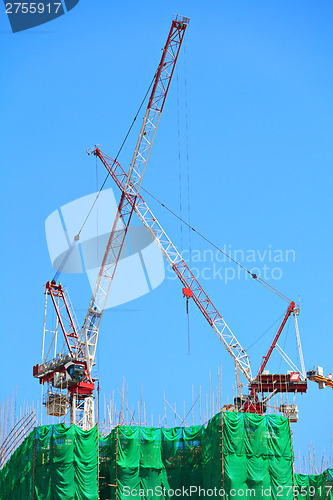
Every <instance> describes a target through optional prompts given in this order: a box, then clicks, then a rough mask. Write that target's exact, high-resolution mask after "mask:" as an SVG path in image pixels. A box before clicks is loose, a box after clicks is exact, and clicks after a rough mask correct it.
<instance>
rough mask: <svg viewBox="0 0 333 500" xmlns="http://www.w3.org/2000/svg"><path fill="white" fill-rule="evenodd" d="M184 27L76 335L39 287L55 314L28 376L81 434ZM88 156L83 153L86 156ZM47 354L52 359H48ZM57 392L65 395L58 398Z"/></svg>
mask: <svg viewBox="0 0 333 500" xmlns="http://www.w3.org/2000/svg"><path fill="white" fill-rule="evenodd" d="M188 23H189V18H186V17H181V16H176V17H175V18H174V19H173V20H172V23H171V28H170V31H169V34H168V38H167V41H166V44H165V46H164V49H163V52H162V57H161V60H160V63H159V65H158V68H157V71H156V74H155V77H154V83H153V88H152V91H151V94H150V98H149V101H148V105H147V110H146V113H145V116H144V119H143V124H142V127H141V130H140V134H139V138H138V141H137V144H136V147H135V151H134V155H133V158H132V161H131V164H130V168H129V172H128V174H126V176H125V178H122V180H123V185H122V193H121V198H120V202H119V206H118V210H117V214H116V217H115V220H114V222H113V227H112V231H111V234H110V237H109V240H108V243H107V246H106V250H105V254H104V257H103V261H102V265H101V268H100V271H99V274H98V278H97V281H96V285H95V289H94V292H93V295H92V298H91V301H90V305H89V308H88V312H87V314H86V317H85V320H84V323H83V327H82V329H81V330H79V328H78V327H77V322H76V319H75V314H74V312H73V309H72V306H71V304H70V300H69V297H68V294H67V292H66V290H65V289H64V288H63V286H62V285H61V283H56V282H55V280H52V281H48V282H47V283H46V285H45V294H46V298H45V318H46V308H47V299H48V297H50V298H51V300H52V303H53V306H54V308H55V311H56V317H57V321H56V327H55V330H54V331H53V337H52V341H51V343H50V347H49V350H48V352H47V354H46V356H45V333H46V332H47V330H46V327H45V320H44V335H43V348H42V363H41V364H40V365H38V364H37V365H35V366H34V367H33V375H34V377H36V378H38V379H39V381H40V383H41V384H44V383H47V384H48V396H47V398H46V401H45V405H46V409H47V413H48V414H49V415H57V416H63V415H65V414H66V413H67V408H68V404H69V406H70V422H71V423H74V424H77V425H79V426H81V427H82V428H83V429H91V428H92V427H93V426H94V424H95V415H94V396H93V391H94V389H95V382H96V379H93V377H92V368H93V366H94V364H95V357H96V347H97V342H98V334H99V327H100V322H101V318H102V315H103V311H104V308H105V304H106V300H107V297H108V293H109V290H110V287H111V284H112V280H113V278H114V275H115V272H116V268H117V264H118V261H119V258H120V254H121V250H122V248H123V245H124V242H125V237H126V233H127V230H128V227H129V224H130V221H131V217H132V214H133V211H134V208H135V206H136V200H137V196H138V192H139V189H140V185H141V181H142V177H143V174H144V172H145V168H146V165H147V161H148V158H149V154H150V150H151V147H152V144H153V141H154V137H155V133H156V130H157V126H158V123H159V119H160V116H161V113H162V110H163V107H164V104H165V100H166V96H167V94H168V90H169V86H170V83H171V79H172V75H173V72H174V68H175V65H176V62H177V58H178V55H179V51H180V48H181V45H182V41H183V37H184V34H185V30H186V27H187V25H188ZM90 153H91V152H90V151H88V154H90ZM117 165H119V164H118V163H117V162H114V166H115V169H114V175H115V177H116V178H117V176H118V175H121V176H122V172H123V171H122V169H121V172H117ZM76 239H78V237H76ZM59 328H60V329H61V331H62V334H63V336H64V338H65V344H64V347H65V352H64V350H63V351H62V352H61V353H60V354H58V355H57V354H56V345H57V335H58V330H59ZM51 350H52V352H53V353H54V354H53V357H52V358H51V359H50V358H49V356H51ZM50 388H51V389H50ZM54 389H57V390H58V392H56V391H54ZM63 390H66V391H67V393H65V394H64V393H63Z"/></svg>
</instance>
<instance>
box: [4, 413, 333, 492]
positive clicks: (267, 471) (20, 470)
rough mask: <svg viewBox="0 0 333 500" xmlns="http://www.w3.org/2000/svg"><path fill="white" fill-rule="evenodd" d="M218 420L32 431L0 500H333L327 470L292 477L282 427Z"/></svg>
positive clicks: (249, 417) (279, 420) (277, 421)
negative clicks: (179, 424) (102, 431)
mask: <svg viewBox="0 0 333 500" xmlns="http://www.w3.org/2000/svg"><path fill="white" fill-rule="evenodd" d="M222 415H223V418H221V414H217V415H216V416H215V417H214V418H213V419H212V420H211V421H210V422H209V423H208V425H207V426H203V425H202V426H192V427H175V428H172V429H166V428H149V427H135V426H118V427H117V428H115V429H113V431H112V432H111V433H110V434H109V435H108V436H106V437H100V436H99V434H98V431H97V428H96V427H95V428H94V429H92V430H91V431H86V432H85V431H82V430H80V429H79V428H77V427H75V426H71V427H66V426H64V425H62V424H59V425H53V426H43V427H38V428H36V429H35V430H34V431H33V432H32V433H31V434H30V435H29V437H28V438H27V439H26V440H25V441H24V442H23V443H22V445H21V446H20V447H19V448H18V449H17V450H16V451H15V453H14V454H13V455H12V457H11V458H10V460H9V461H8V462H7V463H6V465H5V466H4V468H3V469H2V470H1V471H0V498H1V500H27V499H34V500H97V499H98V498H100V499H101V500H107V499H112V500H113V499H115V500H125V499H126V498H145V499H153V498H159V499H170V498H176V497H178V498H188V497H191V498H193V499H198V498H202V497H204V498H205V497H213V498H228V499H233V498H235V499H238V498H244V497H246V498H273V499H277V500H279V499H280V500H284V499H293V497H298V499H301V498H304V499H309V500H310V499H318V498H320V499H333V495H332V494H331V493H330V491H329V487H330V486H332V484H333V473H332V470H329V471H326V472H325V473H323V474H321V475H319V476H305V475H302V474H296V475H295V476H293V466H292V464H293V459H292V453H293V452H292V444H291V441H290V436H291V434H290V428H289V422H288V420H287V419H286V418H284V417H282V416H279V415H265V416H259V415H255V414H249V413H237V412H224V413H223V414H222Z"/></svg>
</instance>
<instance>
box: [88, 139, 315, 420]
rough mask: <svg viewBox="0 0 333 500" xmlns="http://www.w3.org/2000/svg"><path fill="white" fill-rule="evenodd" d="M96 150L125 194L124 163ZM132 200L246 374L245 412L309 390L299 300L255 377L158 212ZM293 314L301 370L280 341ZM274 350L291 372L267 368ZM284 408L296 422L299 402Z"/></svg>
mask: <svg viewBox="0 0 333 500" xmlns="http://www.w3.org/2000/svg"><path fill="white" fill-rule="evenodd" d="M92 153H93V154H94V155H95V156H96V157H98V158H99V159H100V161H101V162H102V163H103V165H104V166H105V167H106V169H107V171H108V172H109V174H110V176H111V177H112V179H113V180H114V181H115V183H116V184H117V186H118V187H119V189H120V190H121V192H122V193H124V186H125V183H126V172H125V171H124V169H123V168H122V167H121V165H120V164H119V163H117V162H115V161H114V160H113V159H112V158H111V157H110V156H108V155H106V154H105V153H102V151H101V150H100V149H99V148H98V147H95V148H94V149H93V150H92ZM125 196H126V194H125ZM133 200H135V201H133ZM128 202H129V203H133V208H134V210H135V212H136V214H137V216H138V217H139V219H140V220H141V222H142V223H143V225H144V226H145V227H146V228H147V230H148V232H149V233H150V235H151V236H152V238H153V239H154V240H155V242H156V244H157V245H158V247H159V248H160V250H161V251H162V253H163V255H164V256H165V258H166V260H167V261H168V263H169V264H170V266H171V268H172V269H173V271H174V272H175V273H176V275H177V276H178V278H179V279H180V281H181V283H182V285H183V295H184V297H185V298H186V300H187V302H188V301H189V299H193V301H194V302H195V304H196V305H197V307H198V308H199V310H200V311H201V313H202V314H203V316H204V317H205V318H206V320H207V321H208V323H209V324H210V326H211V327H212V328H213V330H214V332H215V333H216V334H217V336H218V337H219V339H220V340H221V342H222V343H223V345H224V346H225V348H226V349H227V351H228V352H229V354H230V355H231V356H232V358H233V360H234V362H235V367H236V374H237V373H238V372H239V371H240V372H241V373H242V374H243V376H244V377H245V379H246V381H247V383H248V385H249V389H250V393H249V394H248V395H247V396H245V397H244V398H243V397H242V395H240V398H236V402H237V404H238V406H239V408H240V409H241V410H243V411H247V412H251V413H259V414H263V413H264V412H265V411H266V407H265V402H266V401H267V400H268V399H269V398H270V397H272V396H273V395H274V394H276V393H277V392H291V393H297V392H299V393H304V392H306V390H307V381H306V374H305V368H304V361H303V354H302V348H301V341H300V336H299V330H298V324H297V316H298V314H299V308H296V306H295V303H294V302H292V301H291V302H290V304H289V307H288V310H287V312H286V314H285V317H284V319H283V321H282V324H281V326H280V328H279V330H278V332H277V334H276V336H275V338H274V340H273V343H272V345H271V347H270V349H269V351H268V353H267V355H266V356H265V358H264V360H263V363H262V365H261V367H260V369H259V373H258V375H257V376H256V377H255V378H254V377H253V376H252V373H251V366H250V360H249V357H248V355H247V353H246V351H245V349H243V347H242V346H241V345H240V343H239V342H238V340H237V339H236V337H235V335H234V334H233V333H232V331H231V330H230V328H229V327H228V325H227V323H226V322H225V320H224V319H223V317H222V316H221V314H220V313H219V312H218V310H217V309H216V307H215V306H214V304H213V303H212V301H211V300H210V298H209V297H208V295H207V294H206V292H205V291H204V289H203V288H202V286H201V285H200V283H199V281H198V280H197V278H196V277H195V276H194V274H193V273H192V271H191V270H190V268H189V267H188V265H187V264H186V262H185V261H184V259H183V258H182V256H181V255H180V253H179V252H178V250H177V249H176V247H175V246H174V244H173V243H172V241H171V239H170V238H169V237H168V235H167V234H166V232H165V231H164V229H163V228H162V226H161V225H160V223H159V222H158V220H157V218H156V217H155V215H154V214H153V213H152V211H151V210H150V208H149V207H148V205H147V203H146V202H145V201H144V200H143V198H142V196H141V194H139V193H138V192H136V196H135V197H132V198H131V199H130V198H128ZM291 314H292V315H293V317H294V322H295V329H296V337H297V344H298V349H299V354H300V359H301V366H302V369H301V370H298V369H297V367H296V366H295V365H294V363H293V362H292V361H291V360H290V359H289V358H288V356H287V355H286V354H285V353H284V352H283V350H282V348H281V347H279V346H278V344H277V341H278V339H279V337H280V335H281V333H282V330H283V328H284V326H285V324H286V322H287V320H288V318H289V317H290V316H291ZM274 349H277V350H278V351H279V352H280V354H281V355H282V357H284V359H285V360H286V361H287V363H289V365H290V366H291V368H292V370H291V371H289V372H288V373H287V374H271V375H270V374H269V372H267V370H266V371H265V367H266V364H267V362H268V360H269V358H270V356H271V354H272V352H273V350H274ZM238 387H239V390H240V388H241V384H240V382H239V383H238ZM260 393H261V394H262V400H261V401H260V400H259V398H258V395H259V394H260ZM264 393H269V396H268V397H266V398H264V397H263V395H264ZM281 411H283V412H284V413H285V414H287V415H288V416H289V417H290V418H291V420H294V421H296V419H297V414H298V412H297V407H296V405H289V406H288V405H287V406H286V405H285V407H283V408H281Z"/></svg>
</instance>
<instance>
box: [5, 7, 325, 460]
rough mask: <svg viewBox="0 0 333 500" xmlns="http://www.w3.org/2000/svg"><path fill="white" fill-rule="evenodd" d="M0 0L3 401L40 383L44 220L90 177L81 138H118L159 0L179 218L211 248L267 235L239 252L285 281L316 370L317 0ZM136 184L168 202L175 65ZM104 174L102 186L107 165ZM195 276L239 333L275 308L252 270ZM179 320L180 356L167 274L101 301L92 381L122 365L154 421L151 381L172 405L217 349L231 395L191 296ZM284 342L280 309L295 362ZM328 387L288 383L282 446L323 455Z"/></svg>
mask: <svg viewBox="0 0 333 500" xmlns="http://www.w3.org/2000/svg"><path fill="white" fill-rule="evenodd" d="M1 12H2V13H1V16H0V23H1V26H0V36H1V37H2V46H3V47H4V51H3V56H2V64H1V70H0V71H1V73H2V78H1V82H2V83H1V96H2V99H1V100H2V113H1V135H2V148H1V151H0V155H1V165H2V169H1V175H2V183H1V185H2V196H1V203H2V210H1V226H2V235H3V244H2V246H1V254H2V258H1V264H2V271H1V273H2V297H1V304H2V316H3V326H5V328H3V329H2V356H1V357H2V363H1V372H0V373H1V380H2V383H1V393H0V400H1V401H2V400H4V399H5V398H6V397H7V395H10V394H11V392H12V390H13V389H15V387H16V386H17V387H18V403H19V404H22V403H23V400H27V401H29V402H30V401H37V400H38V399H39V398H40V387H39V386H38V383H37V381H36V380H34V379H33V377H32V366H33V365H34V364H36V363H37V362H39V359H40V352H41V342H42V326H43V307H44V296H43V284H44V283H45V282H46V281H47V280H49V279H50V278H52V276H53V274H54V271H53V269H52V267H51V263H50V259H49V256H48V250H47V246H46V238H45V230H44V223H45V219H46V218H47V216H48V215H49V214H50V213H51V212H53V211H54V210H56V209H57V208H59V207H60V206H62V205H64V204H66V203H68V202H70V201H73V200H75V199H77V198H80V197H82V196H85V195H88V194H90V193H92V192H94V191H95V190H96V185H100V184H101V182H102V180H103V179H104V176H105V172H104V171H103V169H102V167H101V166H99V167H98V171H97V174H96V164H95V161H94V159H92V158H91V157H88V156H87V155H86V153H85V151H86V149H87V148H88V147H90V146H92V145H94V144H95V143H100V144H102V145H103V150H104V151H106V152H107V153H108V154H110V155H111V156H112V155H115V154H116V152H117V151H118V149H119V146H120V144H121V143H122V140H123V138H124V136H125V134H126V132H127V129H128V127H129V125H130V123H131V121H132V119H133V117H134V115H135V113H136V110H137V108H138V106H139V103H140V102H141V99H142V97H143V95H144V94H145V92H146V89H147V87H148V85H149V83H150V81H151V78H152V76H153V74H154V72H155V69H156V67H157V64H158V61H159V58H160V54H161V50H160V49H161V48H162V47H163V45H164V43H165V40H166V36H167V33H168V30H169V26H170V21H171V17H172V15H173V14H174V13H179V14H181V15H185V16H188V17H190V18H191V22H190V25H189V27H188V30H187V32H186V40H185V53H186V57H184V50H182V55H181V57H180V60H179V65H178V85H179V100H180V106H179V117H180V135H181V140H180V146H181V147H180V157H181V169H182V186H181V196H182V215H183V217H184V218H186V219H187V218H188V216H189V211H188V203H187V174H186V169H187V162H186V147H187V146H186V106H185V83H184V71H185V70H184V67H185V66H186V76H187V78H186V94H187V116H188V121H187V124H188V151H189V171H190V216H191V223H192V225H193V226H194V227H195V228H197V229H198V230H199V231H201V232H202V233H204V234H205V236H207V237H208V238H209V239H210V240H212V241H213V242H214V243H215V244H217V245H218V246H220V247H223V246H224V245H226V248H227V249H232V250H240V251H243V252H244V255H245V254H246V251H248V250H254V251H255V252H260V255H263V254H264V252H265V250H266V257H265V258H264V260H263V262H260V258H259V256H258V253H257V254H256V255H257V257H256V263H255V264H256V266H253V267H258V266H259V267H260V269H262V267H263V265H266V266H267V267H270V269H271V268H272V267H278V269H279V271H276V273H278V275H279V276H280V275H281V276H280V279H279V280H274V279H273V278H272V276H271V275H269V276H270V282H271V283H272V284H273V285H274V286H276V287H277V288H279V289H280V290H281V291H282V292H284V293H285V294H286V295H288V296H289V297H291V298H293V299H294V300H296V301H298V298H299V296H300V297H301V315H300V317H299V326H300V333H301V338H302V343H303V351H304V358H305V364H306V369H311V368H312V367H313V366H317V365H320V366H323V368H324V372H325V373H326V374H327V373H328V372H331V371H332V370H333V363H332V357H331V352H332V332H331V318H330V312H331V302H332V290H331V281H330V278H331V276H332V266H331V248H332V243H333V242H332V230H331V219H332V215H331V200H332V196H331V191H332V187H331V186H332V168H331V167H332V157H333V155H332V141H331V137H332V116H333V113H332V111H333V109H332V108H333V94H332V83H333V70H332V57H333V40H332V29H331V20H332V14H333V7H332V4H331V2H329V1H323V2H320V4H318V3H314V2H309V1H305V2H304V1H300V0H295V1H293V2H287V1H279V2H263V1H259V0H255V1H252V2H246V1H242V0H239V1H237V2H230V1H225V2H217V1H216V2H215V1H209V2H206V3H205V4H204V3H202V2H198V1H196V0H192V1H191V2H189V1H170V2H163V3H162V2H156V3H154V4H153V3H146V4H142V3H137V2H132V1H131V2H123V3H122V4H119V3H113V2H109V1H106V0H101V1H100V2H98V6H95V5H94V3H93V2H88V0H80V2H79V4H78V5H77V7H75V8H74V9H73V10H72V11H71V12H69V13H67V14H66V15H64V16H62V17H60V18H59V19H57V20H54V21H52V22H50V23H48V24H45V25H43V26H40V27H38V28H34V29H31V30H28V31H25V32H21V33H16V34H12V33H11V31H10V25H9V22H8V19H7V18H6V15H5V12H4V9H2V11H1ZM183 49H184V47H183ZM137 135H138V126H137V127H135V128H134V130H133V133H132V134H131V136H130V138H129V140H128V142H127V143H126V146H125V148H124V149H123V152H122V153H121V156H120V158H119V159H120V161H121V163H122V164H123V165H124V166H125V167H126V168H127V167H128V164H129V162H130V160H131V158H132V154H133V149H134V145H135V142H136V138H137ZM143 186H144V187H145V188H146V189H148V190H149V191H150V192H152V193H153V194H154V195H155V196H156V197H157V198H159V199H160V200H162V201H163V202H164V203H165V204H166V205H168V206H169V207H170V208H172V209H173V210H175V211H176V212H177V213H179V212H180V183H179V148H178V107H177V78H176V75H175V78H174V80H173V82H172V87H171V89H170V93H169V96H168V99H167V102H166V106H165V109H164V111H163V115H162V118H161V121H160V125H159V130H158V132H157V135H156V140H155V143H154V145H153V149H152V153H151V156H150V159H149V164H148V167H147V171H146V173H145V177H144V181H143ZM107 187H114V186H113V185H112V182H111V181H108V184H107ZM115 193H116V194H117V192H116V190H115ZM147 202H148V204H149V205H151V207H152V209H153V210H154V212H156V215H157V216H158V218H159V220H160V222H161V223H162V226H163V227H165V229H166V230H167V232H168V234H169V235H170V237H171V238H172V239H173V240H174V242H175V244H176V245H178V246H181V237H180V224H179V222H178V221H177V220H176V219H174V218H173V217H171V216H170V215H169V214H168V213H167V212H166V211H164V210H163V209H162V208H161V207H159V206H158V205H156V203H155V202H152V201H151V200H149V198H148V197H147ZM134 222H135V221H134ZM136 223H138V222H136ZM111 224H112V221H110V225H111ZM191 246H192V251H193V256H194V255H195V253H194V252H195V251H197V255H200V256H201V260H204V257H203V256H204V255H205V254H204V252H205V251H207V250H208V249H209V246H208V244H207V243H206V242H203V241H202V240H201V239H200V238H198V237H196V236H194V235H192V236H191ZM187 247H188V232H187V230H185V229H184V230H183V249H186V248H187ZM270 249H271V250H272V251H274V250H280V251H281V252H282V254H283V255H284V256H285V255H286V251H288V250H290V251H291V253H289V255H292V256H294V257H293V258H289V260H288V262H285V260H286V259H285V257H284V262H280V263H278V265H276V263H274V262H269V253H268V250H270ZM207 255H209V254H208V253H206V256H207ZM240 255H241V254H240ZM207 260H208V263H207ZM213 260H214V262H210V261H209V257H206V262H200V263H197V264H196V265H195V267H198V272H202V269H203V268H204V267H206V266H208V267H210V268H212V266H213V264H214V263H215V264H216V257H214V259H213ZM217 264H218V263H217ZM222 264H223V265H224V263H222ZM246 265H248V263H246ZM249 265H250V266H252V264H249ZM227 267H230V265H229V264H228V265H227ZM200 270H201V271H200ZM223 272H225V271H223ZM223 272H222V276H225V275H223ZM230 272H231V273H232V271H230ZM169 275H170V273H169V272H168V271H167V276H169ZM61 281H62V282H63V283H64V284H66V285H67V287H68V289H69V291H70V295H71V299H72V302H73V304H74V306H75V309H76V310H77V312H78V316H80V317H81V318H83V317H84V314H85V311H86V309H87V307H88V305H89V300H90V295H91V291H90V287H89V283H88V280H87V278H86V276H84V275H70V274H64V275H63V276H62V278H61ZM203 285H204V287H205V289H206V291H207V293H208V294H209V296H210V297H211V299H212V300H213V302H214V304H215V305H216V306H217V308H218V309H219V311H220V312H221V314H222V315H223V317H224V318H225V320H226V321H227V323H228V324H229V326H230V327H231V329H232V330H233V332H234V333H235V335H236V337H237V338H238V339H239V341H240V343H241V344H242V345H243V346H244V347H246V348H247V347H249V346H250V345H251V344H253V342H254V341H255V340H256V339H257V338H258V337H259V336H260V335H261V334H262V333H263V332H264V331H265V330H266V329H267V328H268V327H269V326H270V325H271V324H272V323H274V322H275V321H276V320H277V318H279V317H280V316H281V314H283V312H284V311H285V310H286V304H285V303H284V302H282V301H281V300H280V299H278V298H277V297H276V296H275V295H273V294H271V293H269V292H267V291H266V290H265V289H263V288H262V287H260V286H259V285H258V284H257V283H255V282H253V281H249V280H244V279H233V280H230V281H229V282H227V283H225V280H224V279H220V278H219V277H215V279H207V280H204V282H203ZM273 334H274V330H270V331H269V332H268V334H267V335H265V336H264V337H263V338H262V339H261V340H260V341H259V342H257V343H256V344H255V345H254V346H253V347H251V349H249V351H248V353H249V355H250V357H251V363H252V370H253V372H254V373H255V372H256V370H257V369H258V367H259V363H260V359H261V357H262V356H263V355H264V354H265V351H266V350H267V348H268V345H269V342H270V340H271V339H272V337H273ZM190 337H191V355H190V356H188V354H187V318H186V314H185V302H184V300H183V298H182V292H181V285H180V284H179V283H178V282H176V281H175V280H171V279H166V280H164V282H163V283H162V284H161V285H160V286H159V287H158V288H156V289H155V290H154V291H153V292H151V293H149V294H147V295H145V296H143V297H141V298H139V299H137V300H136V301H133V302H132V303H130V304H127V305H125V306H119V307H118V308H115V309H114V310H108V311H107V312H106V313H105V315H104V318H103V321H102V325H101V335H100V342H99V354H98V367H99V376H100V385H101V393H102V394H103V393H105V394H109V392H110V391H111V392H112V390H116V388H117V387H118V388H119V389H120V388H121V384H122V378H123V376H124V377H125V379H126V381H127V382H128V387H129V401H130V402H131V403H132V404H133V405H134V407H136V402H137V400H138V399H139V397H140V390H141V383H142V385H143V394H144V400H145V402H146V407H147V414H148V415H150V414H151V413H153V414H154V418H155V419H156V420H157V421H158V415H159V414H161V415H163V413H164V409H163V390H165V392H166V396H167V398H168V400H169V401H170V403H172V404H174V403H175V402H176V403H177V407H178V408H182V406H183V401H184V399H185V401H186V408H187V409H189V408H190V406H191V397H192V396H191V391H192V384H193V385H194V392H195V397H196V395H197V394H198V391H199V387H200V385H201V387H202V393H203V394H206V393H208V392H209V371H211V373H212V384H213V386H214V385H216V384H217V369H218V366H219V364H220V363H222V370H223V400H224V402H227V396H228V401H229V402H231V400H232V394H233V392H232V391H233V390H232V386H233V384H234V368H233V363H232V360H231V359H229V356H228V354H227V352H226V351H225V349H224V348H223V346H222V344H221V343H220V342H219V341H218V339H217V337H216V336H215V335H214V333H213V331H212V330H211V329H210V327H209V325H208V324H207V323H206V322H205V320H204V318H203V317H202V316H201V315H200V313H199V312H198V311H196V310H195V307H194V304H190ZM283 342H284V341H283ZM293 342H294V341H293V328H292V325H290V329H289V330H288V335H287V341H286V345H289V344H290V351H289V354H290V355H291V357H292V358H293V359H295V361H297V356H296V351H295V345H294V343H293ZM281 344H282V345H283V343H282V341H281ZM274 366H276V367H277V368H278V367H279V361H277V362H276V365H274V361H273V358H272V366H271V370H272V371H274ZM332 397H333V392H332V390H330V389H325V390H324V391H319V390H318V388H317V386H316V385H315V384H313V383H311V382H309V389H308V392H307V394H306V395H303V396H300V397H298V398H297V402H298V405H299V411H300V418H299V422H298V423H297V424H294V425H293V434H294V448H295V454H296V455H297V456H298V454H299V453H300V454H301V456H303V455H308V449H309V444H310V443H311V442H314V443H315V447H316V454H317V455H320V456H322V454H323V450H324V448H325V456H326V457H327V456H331V432H332V420H331V412H332V409H333V404H332ZM173 423H174V422H173V421H172V422H170V424H173Z"/></svg>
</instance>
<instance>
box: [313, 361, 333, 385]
mask: <svg viewBox="0 0 333 500" xmlns="http://www.w3.org/2000/svg"><path fill="white" fill-rule="evenodd" d="M307 376H308V379H309V380H311V381H312V382H316V383H317V384H318V388H319V389H325V387H332V389H333V378H332V373H329V374H328V376H327V377H325V375H324V370H323V368H322V367H321V366H317V368H316V369H313V370H309V371H308V372H307Z"/></svg>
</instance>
